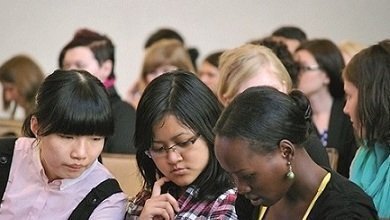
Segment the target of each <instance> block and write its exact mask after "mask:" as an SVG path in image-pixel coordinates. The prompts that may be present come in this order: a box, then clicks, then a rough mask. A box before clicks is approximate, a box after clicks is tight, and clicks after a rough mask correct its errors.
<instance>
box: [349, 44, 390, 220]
mask: <svg viewBox="0 0 390 220" xmlns="http://www.w3.org/2000/svg"><path fill="white" fill-rule="evenodd" d="M343 79H344V82H345V83H344V90H345V93H346V97H347V102H346V104H345V107H344V112H345V113H346V114H347V115H348V116H349V117H350V119H351V121H352V125H353V128H354V130H355V135H356V137H357V138H358V140H359V144H360V147H359V149H358V151H357V152H356V155H355V158H354V160H353V161H352V164H351V170H350V173H351V175H350V179H351V180H352V181H353V182H355V183H356V184H357V185H359V186H360V187H361V188H363V190H364V191H365V192H366V193H367V194H368V195H370V196H371V197H372V198H373V200H374V203H375V206H376V208H377V209H378V215H379V218H381V219H390V208H389V204H390V109H389V106H390V95H389V94H390V90H389V85H390V40H389V39H387V40H383V41H381V42H379V43H377V44H375V45H372V46H370V47H369V48H367V49H364V50H362V51H361V52H359V53H358V54H357V55H355V56H354V57H353V58H352V60H351V61H350V62H349V63H348V65H347V67H346V68H345V70H344V72H343Z"/></svg>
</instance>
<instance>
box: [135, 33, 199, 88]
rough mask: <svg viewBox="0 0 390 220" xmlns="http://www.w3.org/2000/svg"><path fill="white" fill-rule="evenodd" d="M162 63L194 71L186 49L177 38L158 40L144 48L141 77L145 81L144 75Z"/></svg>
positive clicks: (162, 64)
mask: <svg viewBox="0 0 390 220" xmlns="http://www.w3.org/2000/svg"><path fill="white" fill-rule="evenodd" d="M164 65H171V66H175V67H177V68H178V69H181V70H186V71H190V72H195V68H194V66H193V65H192V61H191V57H190V55H189V54H188V51H187V49H186V48H185V47H184V46H183V44H182V43H181V42H180V41H178V40H172V39H169V40H166V39H163V40H159V41H158V42H156V43H154V44H152V46H150V47H149V48H148V49H146V52H145V57H144V64H143V68H142V72H141V78H142V80H144V82H146V76H147V75H148V74H149V73H151V72H152V71H154V70H155V69H157V68H158V67H161V66H164Z"/></svg>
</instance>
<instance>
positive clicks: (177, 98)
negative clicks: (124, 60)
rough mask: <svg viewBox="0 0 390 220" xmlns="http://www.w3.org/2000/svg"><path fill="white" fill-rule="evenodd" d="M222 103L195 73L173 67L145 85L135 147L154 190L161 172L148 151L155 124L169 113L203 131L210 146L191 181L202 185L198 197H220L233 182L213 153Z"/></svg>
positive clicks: (145, 178) (139, 110) (207, 198)
mask: <svg viewBox="0 0 390 220" xmlns="http://www.w3.org/2000/svg"><path fill="white" fill-rule="evenodd" d="M221 109H222V105H221V104H220V102H219V101H218V99H217V97H216V96H215V95H214V93H213V92H212V91H211V90H210V89H209V88H208V87H207V86H206V85H205V84H204V83H203V82H202V81H201V80H200V79H199V78H198V77H197V76H196V75H195V74H193V73H191V72H187V71H181V70H177V71H172V72H168V73H165V74H163V75H161V76H159V77H157V78H156V79H154V80H153V81H152V82H151V83H150V84H149V85H148V86H147V87H146V89H145V91H144V93H143V95H142V97H141V100H140V103H139V105H138V108H137V117H136V118H137V119H136V131H135V137H134V140H135V147H136V148H137V153H136V158H137V164H138V167H139V170H140V172H141V175H142V176H143V178H144V180H145V183H144V188H145V189H147V190H151V189H152V187H153V184H154V182H155V181H156V180H157V178H158V176H161V172H160V171H159V170H158V168H157V167H156V164H155V163H154V162H153V160H152V159H151V158H149V157H148V156H147V155H146V154H145V151H146V150H148V149H149V148H150V147H151V146H152V141H153V136H154V135H153V127H154V125H155V124H156V123H158V122H159V121H161V119H163V117H165V116H166V115H173V116H175V117H176V118H177V119H178V120H179V121H180V122H181V123H182V124H183V125H185V126H187V127H188V128H189V129H191V130H192V131H193V132H194V133H196V134H200V135H201V137H202V138H203V139H204V140H205V141H206V143H207V147H208V150H209V155H210V157H209V161H208V164H207V166H206V168H205V169H204V170H203V172H202V173H201V174H200V175H199V176H198V177H197V178H196V180H195V181H194V182H193V183H192V185H196V186H197V187H198V188H199V192H198V195H197V197H196V198H195V199H197V200H204V199H206V200H212V199H215V198H217V197H218V196H219V195H220V194H221V193H223V192H225V191H226V190H227V189H229V188H232V187H233V185H232V183H231V181H230V178H229V177H228V175H227V173H226V172H225V171H224V170H223V169H222V167H221V166H220V164H219V163H218V161H217V159H216V157H215V154H214V138H215V135H214V133H213V127H214V125H215V123H216V121H217V119H218V117H219V115H220V113H221V111H222V110H221Z"/></svg>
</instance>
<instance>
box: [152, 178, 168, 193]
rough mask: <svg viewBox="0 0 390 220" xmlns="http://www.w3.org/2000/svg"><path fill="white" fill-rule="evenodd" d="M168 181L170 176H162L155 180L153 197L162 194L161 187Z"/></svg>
mask: <svg viewBox="0 0 390 220" xmlns="http://www.w3.org/2000/svg"><path fill="white" fill-rule="evenodd" d="M166 182H169V180H168V178H166V177H161V178H160V179H158V180H157V181H156V182H154V185H153V190H152V196H151V197H155V196H159V195H160V194H161V187H162V186H163V185H164V184H165V183H166Z"/></svg>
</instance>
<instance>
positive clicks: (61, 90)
mask: <svg viewBox="0 0 390 220" xmlns="http://www.w3.org/2000/svg"><path fill="white" fill-rule="evenodd" d="M32 116H34V117H36V118H37V120H38V124H39V129H38V135H43V136H47V135H49V134H54V133H57V134H70V135H99V136H104V137H107V136H110V135H112V134H113V131H114V122H113V116H112V113H111V105H110V101H109V99H108V95H107V92H106V90H105V88H104V86H103V84H102V83H101V82H100V81H99V79H97V78H96V77H95V76H93V75H92V74H90V73H89V72H87V71H83V70H68V71H67V70H56V71H54V72H53V73H52V74H50V75H49V76H47V77H46V78H45V80H44V81H43V83H42V85H41V86H40V88H39V90H38V93H37V96H36V106H35V109H34V110H33V112H32V113H31V114H30V115H29V116H28V117H27V118H26V119H25V121H24V124H23V134H24V135H25V136H28V137H35V134H34V133H33V132H32V131H31V129H30V120H31V117H32Z"/></svg>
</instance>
